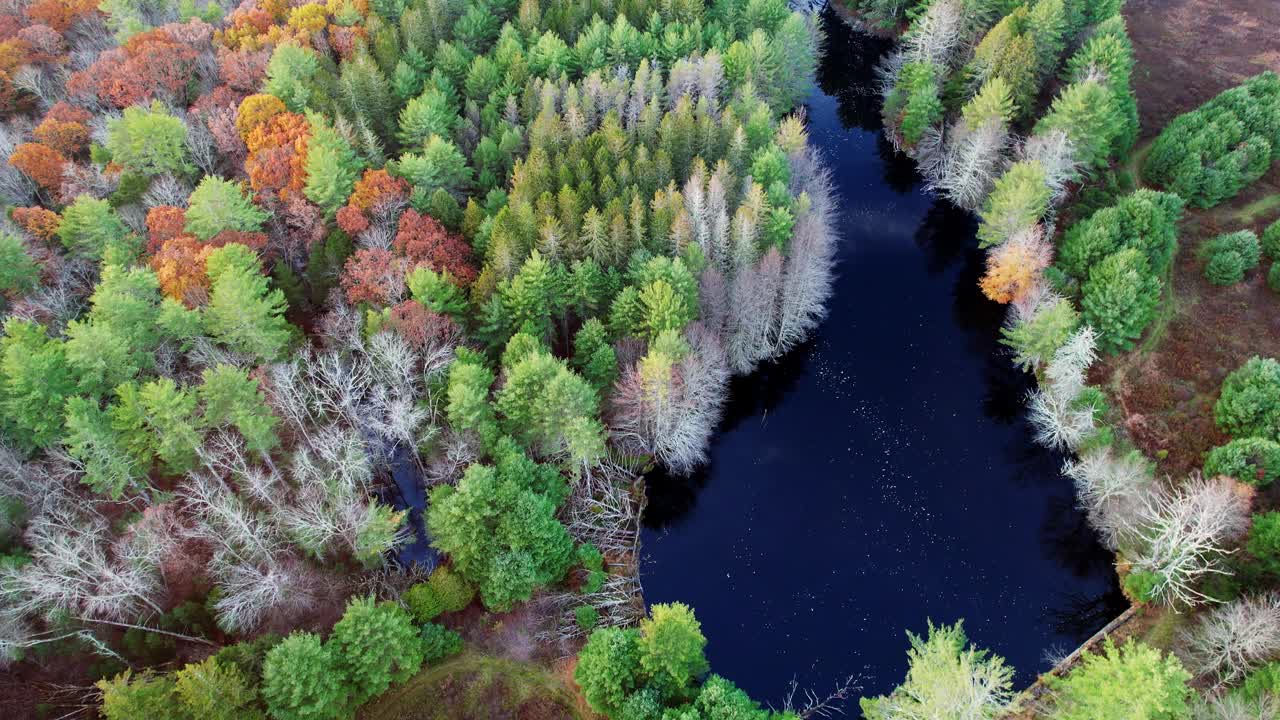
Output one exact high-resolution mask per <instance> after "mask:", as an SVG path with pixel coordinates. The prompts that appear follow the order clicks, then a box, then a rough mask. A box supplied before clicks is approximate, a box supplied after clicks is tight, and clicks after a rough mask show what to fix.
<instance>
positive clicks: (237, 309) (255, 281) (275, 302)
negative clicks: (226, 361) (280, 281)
mask: <svg viewBox="0 0 1280 720" xmlns="http://www.w3.org/2000/svg"><path fill="white" fill-rule="evenodd" d="M206 272H207V273H208V275H209V280H210V281H211V283H212V285H211V288H210V291H209V305H208V306H207V307H206V308H205V310H204V324H205V330H206V331H207V332H208V333H209V335H210V336H211V337H213V338H215V339H216V340H218V341H219V342H221V343H223V344H225V345H227V346H228V347H230V348H231V349H232V350H235V351H237V352H243V353H247V354H249V355H252V356H253V357H256V358H258V359H259V360H262V361H264V362H270V361H272V360H275V359H277V358H278V357H279V356H280V353H281V352H282V351H283V350H284V348H285V346H286V345H288V344H289V342H290V340H291V339H292V337H293V333H294V330H293V328H292V326H290V325H289V323H288V321H286V320H285V319H284V311H285V300H284V293H282V292H280V291H279V290H272V289H270V288H269V287H268V283H267V278H266V277H265V276H263V274H262V268H261V264H260V262H259V261H258V258H257V256H255V255H254V254H253V251H251V250H249V249H248V248H246V247H245V246H243V245H240V244H237V243H231V244H228V245H225V246H223V247H221V248H218V249H217V250H214V251H213V252H212V253H210V254H209V258H208V260H207V261H206Z"/></svg>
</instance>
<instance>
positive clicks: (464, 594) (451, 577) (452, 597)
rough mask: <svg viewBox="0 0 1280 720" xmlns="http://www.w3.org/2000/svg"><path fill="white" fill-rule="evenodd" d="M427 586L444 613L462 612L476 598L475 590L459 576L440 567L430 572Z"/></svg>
mask: <svg viewBox="0 0 1280 720" xmlns="http://www.w3.org/2000/svg"><path fill="white" fill-rule="evenodd" d="M427 585H429V586H430V587H431V589H432V590H434V591H435V594H436V598H437V599H438V600H439V601H440V607H441V608H443V610H444V612H458V611H459V610H464V609H466V607H467V606H468V605H470V604H471V601H472V600H474V599H475V597H476V589H475V588H474V587H472V586H471V584H470V583H468V582H467V581H466V580H464V579H463V578H462V576H461V575H458V574H457V573H455V572H453V571H452V570H450V569H449V568H448V567H446V566H444V565H441V566H440V567H437V568H436V569H435V570H433V571H432V572H431V578H430V579H428V580H427Z"/></svg>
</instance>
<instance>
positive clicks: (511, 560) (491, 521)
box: [426, 460, 573, 611]
mask: <svg viewBox="0 0 1280 720" xmlns="http://www.w3.org/2000/svg"><path fill="white" fill-rule="evenodd" d="M544 468H545V466H538V465H536V464H534V463H527V462H525V463H521V462H519V461H517V460H508V461H506V462H501V463H500V464H499V465H498V466H497V467H494V466H487V465H472V466H471V467H469V468H467V470H466V472H465V473H463V476H462V479H461V480H460V481H459V482H458V485H457V486H456V487H453V486H448V485H443V486H438V487H437V488H436V489H434V490H433V491H432V492H431V504H430V507H429V508H428V509H427V518H426V519H427V527H428V528H429V529H430V531H431V536H432V538H433V541H432V544H433V545H434V546H435V547H437V548H438V549H440V550H441V551H443V552H446V553H448V554H449V556H450V557H451V558H452V559H453V564H454V567H455V568H456V569H457V570H458V572H460V573H461V574H462V575H463V576H464V577H465V578H467V579H468V580H471V581H473V582H475V584H476V585H477V586H478V587H479V589H480V597H481V599H482V600H483V601H484V604H485V606H486V607H488V608H490V609H493V610H498V611H506V610H508V609H510V608H511V606H512V605H513V604H514V603H515V602H517V601H520V600H527V599H529V597H531V595H532V593H533V590H534V588H536V587H538V586H540V585H545V584H547V583H551V582H555V581H557V580H559V579H560V578H562V577H564V574H565V571H567V570H568V568H569V563H570V561H571V558H572V555H573V541H572V540H570V539H569V534H568V532H567V531H566V530H565V528H564V526H563V525H561V524H560V522H559V521H558V520H556V517H555V511H556V502H555V500H553V499H552V498H550V497H548V496H547V495H546V494H544V493H543V492H539V490H538V489H536V488H537V486H538V484H539V481H538V476H539V475H543V476H545V474H546V473H548V472H550V473H554V470H546V469H544Z"/></svg>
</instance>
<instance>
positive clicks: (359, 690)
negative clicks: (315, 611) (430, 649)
mask: <svg viewBox="0 0 1280 720" xmlns="http://www.w3.org/2000/svg"><path fill="white" fill-rule="evenodd" d="M325 649H326V650H328V651H329V652H330V653H331V654H332V657H333V658H334V663H335V666H336V669H337V670H338V672H340V673H342V675H343V677H344V679H345V680H346V682H347V686H348V693H349V694H348V700H349V701H350V702H351V703H353V704H355V705H363V704H364V703H365V702H366V701H368V700H369V699H370V698H373V697H376V696H377V695H380V694H381V693H382V692H383V691H385V690H386V689H387V688H388V687H390V686H391V683H393V682H404V681H405V680H408V679H409V678H410V677H412V676H413V674H414V673H416V672H418V668H419V667H421V666H422V659H423V655H424V647H423V644H422V639H421V637H419V632H418V630H417V629H416V628H415V627H414V625H413V620H412V619H411V618H410V617H409V614H408V613H406V612H405V611H404V610H403V609H401V608H400V606H398V605H396V604H394V603H390V602H384V603H375V602H374V599H373V598H372V597H367V598H358V599H355V600H352V601H351V602H349V603H348V604H347V610H346V612H345V613H343V615H342V619H341V620H339V621H338V623H337V624H336V625H334V626H333V633H332V634H331V635H330V636H329V639H328V641H327V642H326V643H325Z"/></svg>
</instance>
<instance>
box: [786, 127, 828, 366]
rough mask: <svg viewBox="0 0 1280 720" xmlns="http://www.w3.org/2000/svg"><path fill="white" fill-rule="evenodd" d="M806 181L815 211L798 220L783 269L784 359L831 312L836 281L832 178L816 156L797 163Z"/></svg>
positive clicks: (797, 170) (809, 154)
mask: <svg viewBox="0 0 1280 720" xmlns="http://www.w3.org/2000/svg"><path fill="white" fill-rule="evenodd" d="M792 173H793V176H794V175H798V176H800V177H801V178H802V187H803V189H804V192H805V193H806V194H807V195H808V197H809V200H810V202H809V209H808V211H807V212H805V213H803V214H802V215H801V216H800V217H799V218H797V219H796V224H795V227H794V229H793V231H792V237H791V244H790V246H789V247H788V252H787V259H786V264H785V266H784V267H783V275H782V289H781V293H780V297H779V308H778V322H777V326H776V328H775V334H774V342H773V356H774V357H778V356H780V355H782V354H783V353H786V352H788V351H790V350H791V349H792V348H794V347H795V346H796V345H799V344H800V343H802V342H804V341H805V340H807V339H808V338H809V334H810V333H811V332H813V330H814V329H815V328H816V327H817V326H818V324H819V323H820V322H822V319H823V318H825V317H826V314H827V301H828V300H830V299H831V283H832V281H833V280H834V270H833V269H834V266H835V252H836V234H835V230H834V215H835V211H834V208H833V204H832V201H831V192H832V191H831V176H830V173H829V172H828V171H827V170H826V168H824V167H823V166H822V165H821V163H820V162H819V161H818V159H817V158H816V156H815V155H814V152H813V150H808V151H807V152H806V153H805V159H804V160H801V161H793V162H792Z"/></svg>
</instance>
